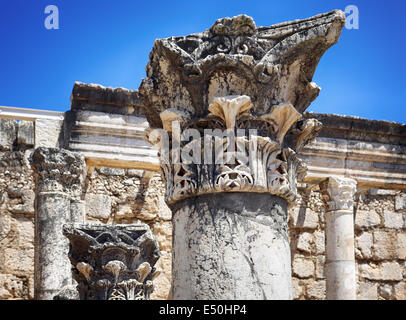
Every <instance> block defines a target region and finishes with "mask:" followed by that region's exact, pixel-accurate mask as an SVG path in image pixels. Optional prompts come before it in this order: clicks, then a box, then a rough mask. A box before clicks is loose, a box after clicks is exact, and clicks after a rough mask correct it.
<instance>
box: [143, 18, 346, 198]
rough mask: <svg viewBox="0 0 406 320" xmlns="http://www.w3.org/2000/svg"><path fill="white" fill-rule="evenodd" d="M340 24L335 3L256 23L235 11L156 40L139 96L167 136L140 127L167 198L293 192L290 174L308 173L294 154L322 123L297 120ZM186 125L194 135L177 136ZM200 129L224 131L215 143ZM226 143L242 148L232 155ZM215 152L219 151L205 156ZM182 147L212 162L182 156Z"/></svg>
mask: <svg viewBox="0 0 406 320" xmlns="http://www.w3.org/2000/svg"><path fill="white" fill-rule="evenodd" d="M344 21H345V15H344V13H343V12H342V11H339V10H336V11H332V12H329V13H325V14H321V15H317V16H315V17H312V18H309V19H304V20H295V21H292V22H287V23H282V24H277V25H274V26H271V27H257V26H256V25H255V22H254V21H253V19H252V18H251V17H248V16H246V15H239V16H236V17H232V18H223V19H219V20H217V21H216V22H215V23H214V25H213V26H212V27H211V28H210V29H208V30H206V31H204V32H202V33H198V34H192V35H189V36H185V37H170V38H167V39H158V40H156V42H155V45H154V47H153V49H152V51H151V54H150V60H149V63H148V65H147V77H148V78H146V79H144V80H143V81H142V83H141V86H140V88H139V93H140V97H141V100H142V102H143V104H144V106H145V110H144V111H145V115H146V117H147V119H148V122H149V123H150V126H151V128H152V129H153V128H162V129H163V130H164V131H165V132H167V133H168V134H169V137H167V138H165V139H163V138H162V137H161V138H157V135H156V134H152V132H153V130H152V131H150V132H149V133H148V134H149V136H148V140H149V141H150V142H151V143H152V144H155V145H156V142H157V141H159V142H160V147H161V156H162V155H164V156H165V157H161V169H162V175H163V178H164V180H165V182H166V199H167V202H168V203H169V204H171V203H174V202H175V201H179V200H181V199H183V198H187V197H190V196H195V195H201V194H205V193H218V192H242V191H243V192H259V193H263V192H267V193H271V194H274V195H277V196H280V197H282V198H285V199H286V200H287V201H288V202H292V201H293V200H294V199H295V197H296V179H297V175H299V174H300V175H303V174H305V171H306V167H305V165H304V164H303V163H302V162H301V161H300V160H299V159H298V158H297V156H296V153H297V152H298V151H300V150H301V149H302V148H303V147H304V146H305V145H306V144H308V143H310V142H312V140H313V139H314V138H315V137H316V135H317V133H318V132H319V131H320V129H321V123H320V122H319V121H317V120H316V119H307V120H303V119H302V112H303V111H304V110H305V109H306V108H307V107H308V106H309V104H310V103H311V102H312V101H313V100H314V99H315V98H316V97H317V95H318V93H319V90H320V88H319V87H318V86H317V85H316V84H314V83H313V82H311V79H312V76H313V73H314V71H315V68H316V66H317V63H318V61H319V60H320V58H321V56H322V55H323V54H324V52H325V51H326V50H327V49H328V48H329V47H330V46H332V45H333V44H334V43H336V42H337V41H338V38H339V36H340V33H341V28H342V27H343V25H344ZM174 121H176V124H174V123H175V122H174ZM189 129H194V133H193V135H192V136H190V135H189V137H182V136H181V134H180V132H186V130H189ZM207 129H211V130H215V129H219V130H220V131H222V132H223V136H218V134H217V136H218V137H217V141H221V143H217V144H216V143H215V141H216V138H213V139H206V137H207V136H206V134H205V130H207ZM253 130H255V133H253V132H254V131H253ZM196 132H197V133H196ZM150 133H151V134H150ZM231 135H234V138H233V139H234V141H231V142H230V136H231ZM183 138H185V139H183ZM219 139H220V140H219ZM165 144H166V147H167V149H169V151H165V150H164V149H163V148H162V146H163V145H165ZM233 144H235V148H234V150H236V151H237V152H242V153H243V154H245V155H246V156H242V157H239V158H238V157H236V160H235V161H234V162H232V161H229V160H230V158H233V154H232V153H233V152H230V151H229V150H230V149H229V146H230V145H233ZM168 145H169V147H168ZM253 149H255V152H251V153H250V151H253ZM219 150H220V151H222V152H223V155H221V156H217V155H215V156H213V154H216V152H217V151H219ZM189 153H190V154H191V153H195V154H199V155H200V154H201V155H204V157H208V158H210V157H212V158H213V159H212V160H213V161H212V162H210V163H207V162H204V161H203V157H201V158H202V161H201V162H200V163H196V162H184V161H180V160H182V156H181V155H182V154H189ZM234 154H235V153H234ZM164 158H165V159H166V160H165V159H164ZM205 159H206V158H205Z"/></svg>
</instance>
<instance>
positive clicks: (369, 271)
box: [359, 264, 382, 280]
mask: <svg viewBox="0 0 406 320" xmlns="http://www.w3.org/2000/svg"><path fill="white" fill-rule="evenodd" d="M359 274H360V276H361V277H362V278H365V279H368V280H381V278H382V276H381V269H380V268H379V267H378V266H376V265H369V264H361V265H359Z"/></svg>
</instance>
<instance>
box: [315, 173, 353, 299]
mask: <svg viewBox="0 0 406 320" xmlns="http://www.w3.org/2000/svg"><path fill="white" fill-rule="evenodd" d="M321 190H322V192H323V194H324V198H325V199H326V201H327V211H326V215H325V218H326V219H325V220H326V229H325V233H326V264H325V266H326V286H327V299H328V300H355V299H356V278H355V275H356V273H355V248H354V208H353V205H354V195H355V193H356V191H357V182H356V181H355V180H354V179H349V178H343V177H331V178H329V179H327V180H326V181H324V182H323V183H322V184H321Z"/></svg>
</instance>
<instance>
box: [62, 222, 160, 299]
mask: <svg viewBox="0 0 406 320" xmlns="http://www.w3.org/2000/svg"><path fill="white" fill-rule="evenodd" d="M64 235H65V236H66V237H67V238H68V239H69V241H70V244H71V246H70V247H71V248H70V252H69V258H70V260H71V263H72V266H73V269H72V274H73V278H74V279H75V280H76V281H77V283H78V286H77V290H78V292H79V299H80V300H148V299H149V297H150V294H151V292H152V291H153V283H152V280H153V279H154V278H155V277H156V276H157V275H158V274H159V272H160V271H159V270H156V269H155V268H154V264H155V263H156V261H157V260H158V258H159V255H160V252H159V249H158V243H157V242H156V240H155V238H154V236H153V234H152V232H151V230H150V229H149V227H148V225H145V224H142V225H132V226H129V225H95V224H73V225H67V226H65V227H64Z"/></svg>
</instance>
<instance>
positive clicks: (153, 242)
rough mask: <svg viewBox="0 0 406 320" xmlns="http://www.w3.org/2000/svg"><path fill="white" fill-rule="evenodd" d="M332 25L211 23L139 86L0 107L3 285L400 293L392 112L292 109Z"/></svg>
mask: <svg viewBox="0 0 406 320" xmlns="http://www.w3.org/2000/svg"><path fill="white" fill-rule="evenodd" d="M344 21H345V16H344V13H343V12H341V11H338V10H336V11H332V12H329V13H326V14H321V15H317V16H315V17H312V18H308V19H304V20H295V21H292V22H286V23H280V24H277V25H272V26H270V27H259V26H256V25H255V22H254V21H253V19H252V18H251V17H248V16H245V15H240V16H236V17H233V18H223V19H219V20H217V21H216V22H215V23H214V24H213V26H212V27H210V28H209V29H208V30H206V31H204V32H202V33H198V34H192V35H188V36H182V37H171V38H167V39H158V40H156V41H155V44H154V46H153V49H152V51H151V54H150V60H149V63H148V65H147V67H146V73H147V77H146V78H145V79H143V80H142V82H141V84H140V87H139V89H138V90H127V89H123V88H106V87H103V86H101V85H95V84H84V83H79V82H76V83H75V84H74V87H73V91H72V95H71V108H70V110H69V111H67V112H65V113H62V112H49V111H41V110H31V109H18V108H10V107H0V298H1V299H96V300H107V299H110V300H117V299H118V300H139V299H333V300H334V299H406V191H405V190H406V125H404V124H399V123H392V122H386V121H376V120H366V119H360V118H355V117H346V116H339V115H332V114H315V113H308V112H306V108H307V107H308V106H309V105H310V104H311V102H312V101H313V100H314V99H315V98H316V97H317V95H318V93H319V91H320V88H319V87H318V86H317V85H316V84H315V83H314V82H312V77H313V74H314V72H315V68H316V66H317V64H318V62H319V60H320V58H321V57H322V55H323V54H324V52H325V51H326V50H327V49H329V48H330V47H331V46H333V45H334V44H335V43H336V42H337V41H338V40H339V37H340V33H341V29H342V27H343V25H344ZM331 50H334V49H333V48H332V49H331ZM337 113H339V110H337ZM208 133H209V134H208ZM230 139H231V140H230ZM230 141H232V143H230ZM231 145H233V147H234V148H235V149H232V150H231V152H230V146H231ZM196 159H198V160H199V161H196Z"/></svg>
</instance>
